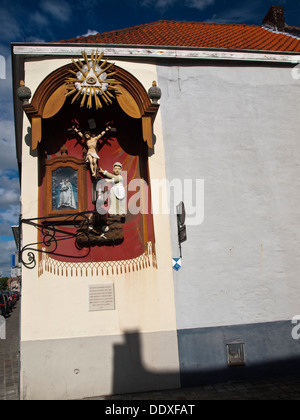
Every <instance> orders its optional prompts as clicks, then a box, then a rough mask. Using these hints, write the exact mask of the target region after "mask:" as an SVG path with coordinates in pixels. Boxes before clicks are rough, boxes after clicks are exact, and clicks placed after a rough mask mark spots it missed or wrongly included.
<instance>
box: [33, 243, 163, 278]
mask: <svg viewBox="0 0 300 420" xmlns="http://www.w3.org/2000/svg"><path fill="white" fill-rule="evenodd" d="M149 267H154V268H157V260H156V255H155V251H154V247H153V245H152V242H148V243H147V249H146V251H145V252H144V253H143V254H142V255H140V256H139V257H136V258H132V259H130V260H120V261H99V262H98V261H96V262H78V263H76V262H74V263H73V262H65V261H57V260H55V259H53V258H51V257H50V256H49V254H46V253H45V254H42V258H41V260H40V262H39V268H38V273H39V276H41V275H42V274H43V273H44V272H48V273H51V274H53V275H56V276H63V277H73V276H76V277H77V276H79V277H84V276H86V277H90V276H91V277H93V276H110V275H120V274H126V273H131V272H135V271H140V270H145V269H147V268H149Z"/></svg>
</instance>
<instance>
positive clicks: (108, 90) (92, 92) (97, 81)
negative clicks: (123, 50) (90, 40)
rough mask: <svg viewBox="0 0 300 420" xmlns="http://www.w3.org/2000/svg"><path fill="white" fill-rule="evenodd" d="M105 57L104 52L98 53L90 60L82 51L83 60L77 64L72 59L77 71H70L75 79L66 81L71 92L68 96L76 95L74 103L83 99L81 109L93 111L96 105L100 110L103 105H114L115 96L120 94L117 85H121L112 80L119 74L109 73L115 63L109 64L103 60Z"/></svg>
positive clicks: (92, 55)
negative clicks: (84, 107)
mask: <svg viewBox="0 0 300 420" xmlns="http://www.w3.org/2000/svg"><path fill="white" fill-rule="evenodd" d="M103 55H104V54H103V52H102V53H100V54H98V52H96V53H95V54H94V53H92V54H91V57H90V58H88V56H87V54H86V52H85V51H82V57H83V60H78V61H77V62H76V61H75V60H74V59H73V58H72V63H73V64H74V66H75V67H76V70H77V71H74V70H69V71H70V72H71V73H72V75H73V77H69V78H68V79H67V80H66V83H67V89H68V90H69V92H68V93H67V94H66V96H72V95H74V98H73V99H72V103H74V102H75V101H76V100H78V99H81V103H80V106H81V107H83V106H85V105H86V106H87V107H88V108H89V109H91V108H92V107H93V105H95V106H96V109H99V108H102V107H103V103H104V104H105V105H110V104H112V99H114V98H115V94H116V93H120V92H119V91H118V88H117V85H120V84H121V83H120V82H117V81H116V80H115V79H113V78H112V76H114V75H115V74H116V73H117V72H116V71H113V72H111V73H109V70H110V68H111V67H112V66H113V65H114V63H108V62H107V59H106V60H102V59H103ZM93 99H94V100H93Z"/></svg>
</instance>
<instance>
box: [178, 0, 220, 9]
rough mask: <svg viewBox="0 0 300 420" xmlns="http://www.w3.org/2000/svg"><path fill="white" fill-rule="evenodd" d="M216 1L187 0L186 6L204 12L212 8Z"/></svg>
mask: <svg viewBox="0 0 300 420" xmlns="http://www.w3.org/2000/svg"><path fill="white" fill-rule="evenodd" d="M214 3H215V0H185V2H184V4H185V5H186V6H187V7H192V8H195V9H199V10H203V9H205V8H206V7H208V6H212V5H213V4H214Z"/></svg>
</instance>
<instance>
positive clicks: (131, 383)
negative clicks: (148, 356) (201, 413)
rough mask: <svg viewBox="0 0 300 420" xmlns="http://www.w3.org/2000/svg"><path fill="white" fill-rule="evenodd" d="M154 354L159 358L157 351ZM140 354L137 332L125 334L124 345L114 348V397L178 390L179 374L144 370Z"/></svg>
mask: <svg viewBox="0 0 300 420" xmlns="http://www.w3.org/2000/svg"><path fill="white" fill-rule="evenodd" d="M154 345H155V344H154ZM154 353H155V354H156V356H159V354H158V352H157V350H154ZM142 354H143V352H142V343H141V334H140V333H139V332H138V331H134V332H126V333H125V334H124V344H117V345H115V346H114V367H113V372H114V374H113V375H114V377H113V394H114V395H115V394H124V393H127V392H128V393H129V392H143V391H158V390H163V389H176V388H180V378H179V372H175V371H174V372H166V371H157V372H154V371H151V370H149V369H147V368H145V366H144V363H143V360H142ZM154 363H155V362H153V364H154Z"/></svg>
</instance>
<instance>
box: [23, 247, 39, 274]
mask: <svg viewBox="0 0 300 420" xmlns="http://www.w3.org/2000/svg"><path fill="white" fill-rule="evenodd" d="M25 251H27V249H26V248H25V249H24V248H23V250H22V251H21V262H22V264H23V265H24V267H26V268H29V269H31V270H32V269H33V268H34V267H35V266H36V259H35V255H34V253H33V252H28V253H27V259H28V262H26V261H24V260H23V253H24V252H25Z"/></svg>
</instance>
